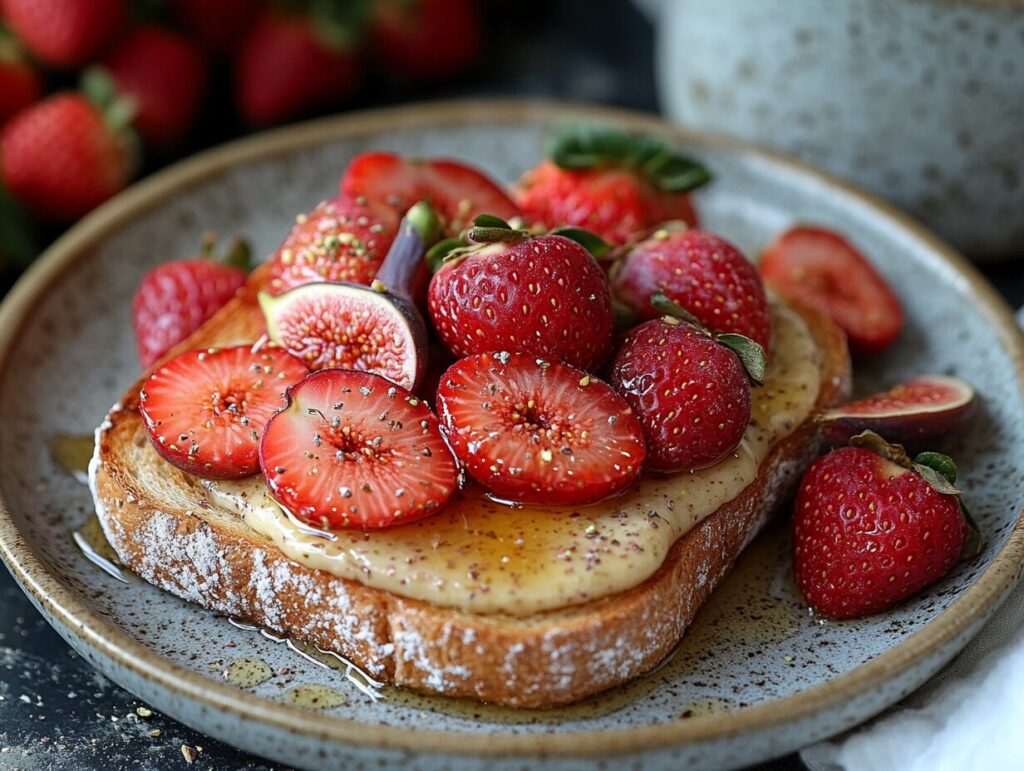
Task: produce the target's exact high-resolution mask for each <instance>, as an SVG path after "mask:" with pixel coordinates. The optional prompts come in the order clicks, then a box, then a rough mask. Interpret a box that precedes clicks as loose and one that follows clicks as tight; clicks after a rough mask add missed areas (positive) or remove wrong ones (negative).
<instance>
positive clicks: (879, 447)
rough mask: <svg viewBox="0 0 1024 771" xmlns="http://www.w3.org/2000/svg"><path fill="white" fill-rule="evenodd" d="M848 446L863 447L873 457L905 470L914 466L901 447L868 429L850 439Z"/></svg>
mask: <svg viewBox="0 0 1024 771" xmlns="http://www.w3.org/2000/svg"><path fill="white" fill-rule="evenodd" d="M850 446H851V447H863V448H864V449H865V450H870V451H871V452H873V453H875V455H880V456H882V457H883V458H885V459H886V460H890V461H892V462H893V463H895V464H897V465H899V466H902V467H903V468H905V469H912V468H914V464H913V463H912V462H911V460H910V456H908V455H907V451H906V450H905V449H903V445H901V444H890V443H889V442H887V441H885V439H883V438H882V437H881V436H879V435H878V434H876V433H875V432H874V431H871V430H870V429H866V430H864V431H861V432H860V433H859V434H857V435H856V436H853V437H850Z"/></svg>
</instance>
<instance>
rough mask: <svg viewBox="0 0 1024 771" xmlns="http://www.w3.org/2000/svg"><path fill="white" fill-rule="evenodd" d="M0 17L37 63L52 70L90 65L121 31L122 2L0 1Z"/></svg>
mask: <svg viewBox="0 0 1024 771" xmlns="http://www.w3.org/2000/svg"><path fill="white" fill-rule="evenodd" d="M0 16H3V18H4V21H5V22H6V23H7V26H9V27H10V28H11V29H12V30H13V31H14V32H15V34H17V36H18V37H19V38H20V39H21V40H22V41H23V42H24V43H25V45H26V46H27V47H28V48H29V50H31V51H32V53H34V54H35V55H36V56H37V57H39V59H41V60H42V61H44V62H46V63H47V64H50V65H53V66H55V67H77V66H79V65H82V64H86V63H88V62H90V61H92V60H93V59H94V58H95V57H96V56H97V55H99V54H100V53H102V51H103V49H104V48H105V47H106V46H107V45H108V44H109V43H111V42H113V40H114V38H115V37H116V36H117V33H118V32H120V31H121V27H122V26H123V24H124V21H125V17H126V3H125V0H0Z"/></svg>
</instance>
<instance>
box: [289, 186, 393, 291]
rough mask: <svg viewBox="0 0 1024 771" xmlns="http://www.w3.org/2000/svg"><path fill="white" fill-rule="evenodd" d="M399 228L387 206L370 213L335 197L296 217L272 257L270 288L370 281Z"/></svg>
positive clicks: (358, 205)
mask: <svg viewBox="0 0 1024 771" xmlns="http://www.w3.org/2000/svg"><path fill="white" fill-rule="evenodd" d="M397 230H398V221H397V219H395V217H394V216H393V214H392V212H391V211H390V210H384V211H383V212H378V213H371V211H370V210H369V209H368V208H367V207H366V206H363V205H361V204H358V203H356V202H355V201H354V200H353V199H351V198H349V197H348V196H344V195H339V196H336V197H335V198H331V199H329V200H327V201H324V202H322V203H321V204H319V205H318V206H317V207H316V208H315V209H313V210H312V211H311V212H310V213H309V214H302V215H299V217H298V218H297V219H296V222H295V225H294V227H292V230H291V232H290V233H289V234H288V237H287V238H285V240H284V243H282V244H281V246H280V247H279V248H278V250H277V252H276V253H275V254H274V256H273V258H272V264H273V268H272V269H271V279H270V291H271V292H272V293H273V294H280V293H282V292H285V291H287V290H289V289H291V288H292V287H295V286H298V285H300V284H308V283H309V282H311V281H350V282H352V283H355V284H369V283H370V282H371V281H373V278H374V276H376V275H377V269H378V268H380V265H381V262H383V260H384V256H385V255H386V254H387V252H388V249H389V248H390V247H391V242H392V241H393V240H394V238H395V234H396V233H397Z"/></svg>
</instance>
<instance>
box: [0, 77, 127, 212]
mask: <svg viewBox="0 0 1024 771" xmlns="http://www.w3.org/2000/svg"><path fill="white" fill-rule="evenodd" d="M133 167H134V164H133V156H132V152H131V145H130V142H129V141H128V139H127V137H125V136H124V134H122V133H120V132H119V131H116V130H115V129H113V128H112V127H110V126H108V125H107V123H106V122H105V121H104V116H103V115H102V114H101V113H100V111H99V110H98V109H97V108H96V107H95V106H93V105H92V104H91V103H90V102H89V101H88V100H87V99H85V98H84V97H83V96H80V95H79V94H76V93H72V92H63V93H58V94H55V95H54V96H51V97H49V98H48V99H45V100H43V101H42V102H39V103H38V104H35V105H33V106H32V107H29V108H28V109H26V110H24V111H22V112H21V113H19V114H18V115H17V116H16V117H15V118H13V119H12V120H11V121H9V122H8V123H7V125H6V126H5V127H4V130H3V134H2V135H0V169H2V171H3V177H4V181H5V183H6V184H7V189H8V190H9V191H10V193H11V195H13V196H14V197H15V198H16V199H18V200H19V201H20V202H21V203H23V204H24V205H25V206H26V207H28V208H29V209H31V210H32V212H33V213H35V214H37V215H39V216H42V217H46V218H49V219H54V220H61V221H71V220H75V219H78V218H79V217H81V216H82V215H84V214H86V213H87V212H89V211H90V210H91V209H93V208H95V207H96V206H98V205H99V204H101V203H103V202H104V201H105V200H107V199H108V198H110V196H112V195H114V193H116V192H118V191H119V190H121V189H122V188H123V187H124V186H125V185H127V184H128V182H129V180H130V179H131V176H132V172H133Z"/></svg>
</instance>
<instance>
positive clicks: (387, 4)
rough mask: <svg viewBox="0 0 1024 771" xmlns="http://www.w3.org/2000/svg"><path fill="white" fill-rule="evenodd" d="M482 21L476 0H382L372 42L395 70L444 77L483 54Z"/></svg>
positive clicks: (408, 76) (408, 75)
mask: <svg viewBox="0 0 1024 771" xmlns="http://www.w3.org/2000/svg"><path fill="white" fill-rule="evenodd" d="M481 25H482V21H481V19H480V11H479V9H478V8H477V4H476V2H474V0H412V2H409V0H378V2H376V3H375V4H374V9H373V26H372V44H373V49H374V52H375V54H376V57H377V60H378V61H379V62H380V64H381V66H382V67H383V68H384V69H385V70H387V71H388V72H390V73H392V74H394V75H395V76H397V77H400V78H403V79H405V80H408V81H411V82H425V81H433V80H444V79H445V78H450V77H452V76H454V75H458V74H460V73H461V72H464V71H465V70H467V69H469V68H470V67H472V66H473V64H474V63H475V62H476V61H477V59H478V58H479V57H480V51H481V44H482V39H481ZM439 41H444V42H443V43H442V44H439Z"/></svg>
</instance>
